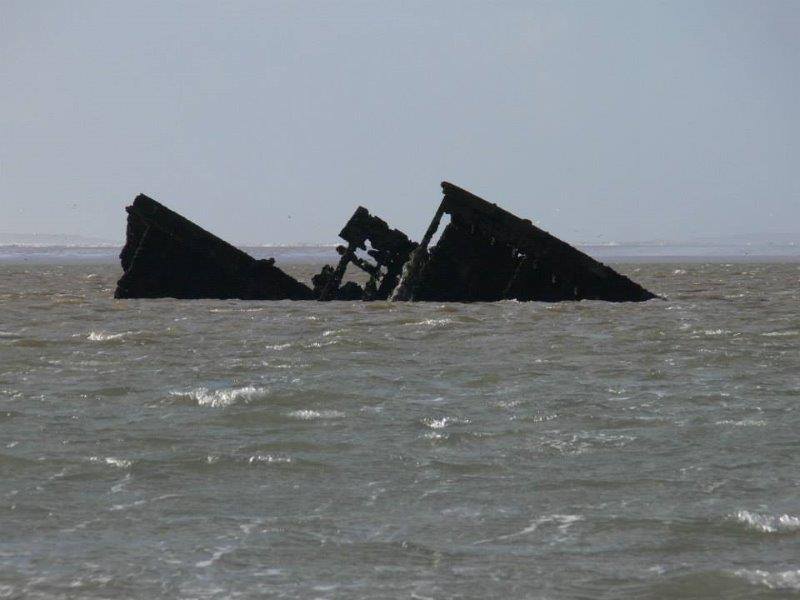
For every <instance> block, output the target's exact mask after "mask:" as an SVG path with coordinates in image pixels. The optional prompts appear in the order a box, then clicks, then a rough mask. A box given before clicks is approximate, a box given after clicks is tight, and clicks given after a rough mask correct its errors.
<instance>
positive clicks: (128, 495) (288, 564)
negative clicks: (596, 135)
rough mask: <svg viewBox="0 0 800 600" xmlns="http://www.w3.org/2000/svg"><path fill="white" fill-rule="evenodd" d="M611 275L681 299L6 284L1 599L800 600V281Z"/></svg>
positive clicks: (52, 273) (84, 267) (654, 267)
mask: <svg viewBox="0 0 800 600" xmlns="http://www.w3.org/2000/svg"><path fill="white" fill-rule="evenodd" d="M618 267H619V268H620V269H621V270H622V271H623V272H625V273H627V274H629V275H630V276H632V277H633V278H635V279H636V280H638V281H640V282H641V283H642V284H644V285H645V286H646V287H648V288H650V289H652V290H654V291H656V292H657V293H660V294H663V295H664V296H665V297H666V300H664V301H651V302H647V303H644V304H607V303H601V302H580V303H562V304H540V303H517V302H500V303H495V304H391V303H365V304H362V303H327V304H321V303H314V302H294V303H293V302H240V301H176V300H156V301H144V300H143V301H116V300H113V299H112V298H111V292H112V290H113V285H114V282H115V280H116V278H117V276H118V275H119V270H118V267H116V266H114V265H109V264H103V265H91V264H71V265H62V266H58V265H48V264H30V265H26V264H2V265H0V598H2V597H9V598H23V597H24V598H142V599H144V598H261V597H270V598H271V597H275V598H493V597H494V598H496V597H504V598H587V599H588V598H708V597H718V598H782V597H786V596H791V595H795V594H797V593H799V592H800V495H799V494H798V483H799V482H800V469H799V468H798V458H799V457H800V434H799V433H798V432H800V411H799V410H798V401H800V375H799V373H800V316H798V307H799V306H800V302H799V301H800V264H796V263H795V264H766V263H761V264H721V263H708V264H704V263H692V264H666V263H661V264H636V265H619V266H618ZM289 270H290V271H292V269H291V268H290V269H289ZM314 270H315V269H313V268H312V267H311V266H310V265H298V266H296V267H295V268H294V270H293V272H294V273H295V274H299V275H301V276H302V277H303V278H305V279H308V278H309V276H310V274H311V272H312V271H314Z"/></svg>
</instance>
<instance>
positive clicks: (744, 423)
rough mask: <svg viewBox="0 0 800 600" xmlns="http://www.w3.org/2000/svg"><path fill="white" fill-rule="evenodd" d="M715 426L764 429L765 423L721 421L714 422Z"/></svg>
mask: <svg viewBox="0 0 800 600" xmlns="http://www.w3.org/2000/svg"><path fill="white" fill-rule="evenodd" d="M715 424H716V425H733V426H735V427H764V426H765V425H766V424H767V422H766V421H764V420H761V419H742V420H741V421H734V420H733V419H723V420H721V421H716V422H715Z"/></svg>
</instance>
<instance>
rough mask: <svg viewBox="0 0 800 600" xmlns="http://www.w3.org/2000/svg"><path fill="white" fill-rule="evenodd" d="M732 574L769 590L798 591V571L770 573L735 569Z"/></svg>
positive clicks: (799, 583) (799, 585) (799, 575)
mask: <svg viewBox="0 0 800 600" xmlns="http://www.w3.org/2000/svg"><path fill="white" fill-rule="evenodd" d="M733 574H734V575H736V576H737V577H742V578H744V579H746V580H747V581H749V582H750V583H752V584H753V585H763V586H766V587H768V588H769V589H771V590H800V569H795V570H788V571H775V572H772V573H770V572H769V571H762V570H761V569H737V570H736V571H734V572H733Z"/></svg>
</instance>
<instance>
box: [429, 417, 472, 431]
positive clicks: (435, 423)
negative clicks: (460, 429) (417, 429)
mask: <svg viewBox="0 0 800 600" xmlns="http://www.w3.org/2000/svg"><path fill="white" fill-rule="evenodd" d="M468 423H469V419H459V418H458V417H442V418H441V419H434V418H431V417H425V418H424V419H422V424H423V425H425V427H430V428H431V429H444V428H445V427H447V426H448V425H454V424H461V425H466V424H468Z"/></svg>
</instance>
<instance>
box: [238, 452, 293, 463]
mask: <svg viewBox="0 0 800 600" xmlns="http://www.w3.org/2000/svg"><path fill="white" fill-rule="evenodd" d="M247 462H248V464H251V465H252V464H255V463H266V464H274V463H279V464H288V463H290V462H292V457H291V456H276V455H274V454H254V455H253V456H251V457H250V458H248V459H247Z"/></svg>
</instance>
